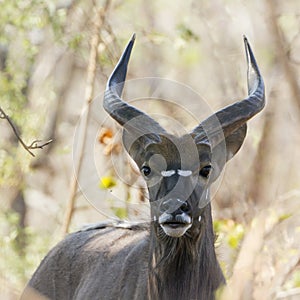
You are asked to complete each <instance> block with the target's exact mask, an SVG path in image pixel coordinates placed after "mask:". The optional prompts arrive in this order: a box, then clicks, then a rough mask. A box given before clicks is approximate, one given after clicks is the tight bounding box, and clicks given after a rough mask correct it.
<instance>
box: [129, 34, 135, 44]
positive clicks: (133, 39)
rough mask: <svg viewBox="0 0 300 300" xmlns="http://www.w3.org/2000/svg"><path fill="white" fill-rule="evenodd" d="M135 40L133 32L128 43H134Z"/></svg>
mask: <svg viewBox="0 0 300 300" xmlns="http://www.w3.org/2000/svg"><path fill="white" fill-rule="evenodd" d="M135 38H136V34H135V32H134V33H133V34H132V36H131V39H130V41H131V42H134V41H135Z"/></svg>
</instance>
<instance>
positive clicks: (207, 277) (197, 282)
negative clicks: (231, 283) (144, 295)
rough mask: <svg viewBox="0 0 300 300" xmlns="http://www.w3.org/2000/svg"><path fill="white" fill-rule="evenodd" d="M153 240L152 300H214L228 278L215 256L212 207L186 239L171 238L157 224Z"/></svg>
mask: <svg viewBox="0 0 300 300" xmlns="http://www.w3.org/2000/svg"><path fill="white" fill-rule="evenodd" d="M150 238H151V241H150V245H151V246H150V247H151V248H150V253H151V256H150V257H149V293H150V299H162V300H167V299H168V300H169V299H176V300H183V299H214V292H215V290H216V289H217V287H218V286H219V285H220V284H221V283H222V282H224V277H223V274H222V271H221V269H220V267H219V264H218V262H217V259H216V255H215V250H214V234H213V229H212V220H211V215H210V207H208V208H207V209H205V212H204V220H203V217H202V221H201V224H199V222H196V223H194V224H193V226H192V227H191V228H190V230H189V231H188V232H187V233H186V234H185V235H184V236H182V237H180V238H172V237H169V236H167V235H165V234H164V232H163V230H162V229H161V228H160V226H159V225H158V224H157V223H153V224H152V226H151V234H150Z"/></svg>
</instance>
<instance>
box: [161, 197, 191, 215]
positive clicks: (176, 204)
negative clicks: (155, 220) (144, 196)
mask: <svg viewBox="0 0 300 300" xmlns="http://www.w3.org/2000/svg"><path fill="white" fill-rule="evenodd" d="M160 212H161V213H164V212H165V213H169V214H172V215H179V214H182V213H186V214H188V213H190V212H191V206H190V205H189V203H188V202H187V201H183V200H180V199H168V200H165V201H163V202H162V203H161V205H160Z"/></svg>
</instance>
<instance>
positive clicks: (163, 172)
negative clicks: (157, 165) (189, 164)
mask: <svg viewBox="0 0 300 300" xmlns="http://www.w3.org/2000/svg"><path fill="white" fill-rule="evenodd" d="M175 173H176V172H175V171H174V170H168V171H161V175H162V176H163V177H171V176H172V175H174V174H175Z"/></svg>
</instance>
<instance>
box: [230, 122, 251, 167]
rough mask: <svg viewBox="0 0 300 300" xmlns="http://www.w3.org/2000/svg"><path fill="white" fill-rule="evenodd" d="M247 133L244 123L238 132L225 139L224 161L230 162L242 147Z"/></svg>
mask: <svg viewBox="0 0 300 300" xmlns="http://www.w3.org/2000/svg"><path fill="white" fill-rule="evenodd" d="M246 133H247V124H246V123H245V124H244V125H243V126H241V127H240V128H239V129H238V130H235V131H234V132H233V133H232V134H230V135H229V136H227V137H226V138H225V144H226V152H227V153H226V161H228V160H230V159H231V158H232V157H233V156H234V155H235V154H236V153H237V152H238V151H239V150H240V148H241V147H242V145H243V142H244V139H245V137H246Z"/></svg>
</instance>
